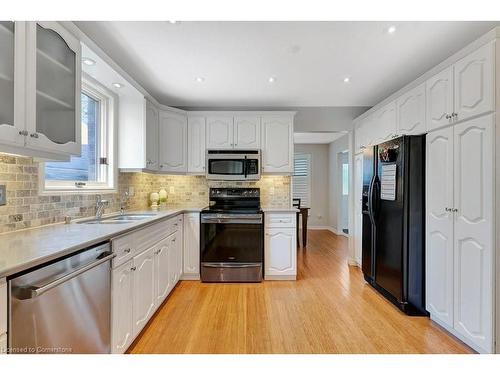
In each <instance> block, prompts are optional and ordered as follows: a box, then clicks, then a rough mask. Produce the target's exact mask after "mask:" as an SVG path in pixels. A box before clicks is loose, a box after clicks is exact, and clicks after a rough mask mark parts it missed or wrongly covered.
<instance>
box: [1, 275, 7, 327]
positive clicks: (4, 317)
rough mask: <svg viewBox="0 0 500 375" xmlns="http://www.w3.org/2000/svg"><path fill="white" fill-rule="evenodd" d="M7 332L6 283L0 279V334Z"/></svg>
mask: <svg viewBox="0 0 500 375" xmlns="http://www.w3.org/2000/svg"><path fill="white" fill-rule="evenodd" d="M5 332H7V283H6V282H5V279H2V280H0V335H1V334H2V333H5Z"/></svg>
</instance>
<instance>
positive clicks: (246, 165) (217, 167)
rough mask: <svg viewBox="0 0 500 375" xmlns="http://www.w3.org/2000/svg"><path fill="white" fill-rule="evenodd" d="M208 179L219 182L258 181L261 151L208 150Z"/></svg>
mask: <svg viewBox="0 0 500 375" xmlns="http://www.w3.org/2000/svg"><path fill="white" fill-rule="evenodd" d="M206 177H207V179H208V180H219V181H224V180H230V181H257V180H259V179H260V150H207V158H206Z"/></svg>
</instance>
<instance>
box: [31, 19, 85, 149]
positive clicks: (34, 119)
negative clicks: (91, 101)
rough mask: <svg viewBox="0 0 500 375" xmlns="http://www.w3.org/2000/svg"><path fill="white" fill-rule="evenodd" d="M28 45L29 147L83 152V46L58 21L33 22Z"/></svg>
mask: <svg viewBox="0 0 500 375" xmlns="http://www.w3.org/2000/svg"><path fill="white" fill-rule="evenodd" d="M27 40H28V45H27V47H28V48H27V52H28V54H27V83H28V86H27V87H28V88H27V97H28V103H27V104H28V108H30V109H31V108H33V109H34V110H29V111H28V112H27V130H28V131H29V133H30V135H29V136H28V137H26V144H27V146H28V147H30V148H33V149H37V150H43V151H49V152H55V153H58V152H60V153H66V154H72V155H80V152H81V138H80V137H81V118H80V105H81V57H80V56H81V46H80V42H79V41H78V40H77V39H76V38H75V37H74V36H73V35H72V34H70V33H69V32H68V31H67V30H65V29H64V28H63V27H62V26H61V25H60V24H59V23H57V22H36V23H34V22H31V23H29V25H28V39H27Z"/></svg>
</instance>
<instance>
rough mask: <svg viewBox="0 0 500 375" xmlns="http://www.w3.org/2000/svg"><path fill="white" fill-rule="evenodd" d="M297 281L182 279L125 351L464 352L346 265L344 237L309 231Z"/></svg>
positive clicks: (424, 319)
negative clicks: (401, 308) (410, 315)
mask: <svg viewBox="0 0 500 375" xmlns="http://www.w3.org/2000/svg"><path fill="white" fill-rule="evenodd" d="M308 241H309V243H308V249H307V250H303V249H302V248H301V249H299V250H298V280H297V281H295V282H292V281H266V282H263V283H261V284H202V283H200V282H198V281H182V282H181V283H179V284H178V286H177V287H176V289H175V290H174V291H173V293H172V295H171V296H170V297H169V298H168V300H167V301H166V303H165V304H164V305H163V306H162V307H160V309H159V310H158V312H157V314H156V316H155V317H153V319H152V320H151V322H150V323H149V324H148V326H147V327H146V328H145V329H144V331H143V333H142V334H141V336H139V337H138V338H137V340H136V342H135V343H134V344H133V345H132V347H131V348H130V349H129V352H130V353H469V352H471V350H470V349H469V348H468V347H467V346H465V345H464V344H462V343H461V342H460V341H458V340H456V339H454V338H453V337H451V336H449V335H448V334H446V333H445V332H444V331H443V330H442V329H440V328H439V327H438V326H437V325H435V324H434V323H432V322H431V321H430V320H429V319H428V318H425V317H408V316H406V315H404V314H402V313H401V312H400V311H399V310H397V309H396V308H395V307H393V306H392V305H391V304H390V303H389V302H387V301H386V300H385V299H383V297H382V296H380V295H379V294H378V293H377V292H376V291H374V290H373V289H372V288H371V287H370V286H368V285H367V284H366V283H365V282H364V280H363V276H362V273H361V271H360V269H359V268H357V267H350V266H348V265H347V239H346V238H345V237H342V236H336V235H334V234H332V233H331V232H328V231H317V230H314V231H309V239H308Z"/></svg>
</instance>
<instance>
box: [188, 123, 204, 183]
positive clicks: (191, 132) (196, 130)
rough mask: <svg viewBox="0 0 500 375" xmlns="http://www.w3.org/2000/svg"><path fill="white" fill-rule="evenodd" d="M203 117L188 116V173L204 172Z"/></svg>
mask: <svg viewBox="0 0 500 375" xmlns="http://www.w3.org/2000/svg"><path fill="white" fill-rule="evenodd" d="M205 133H206V132H205V117H202V116H193V117H188V170H187V171H188V173H193V174H205Z"/></svg>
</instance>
